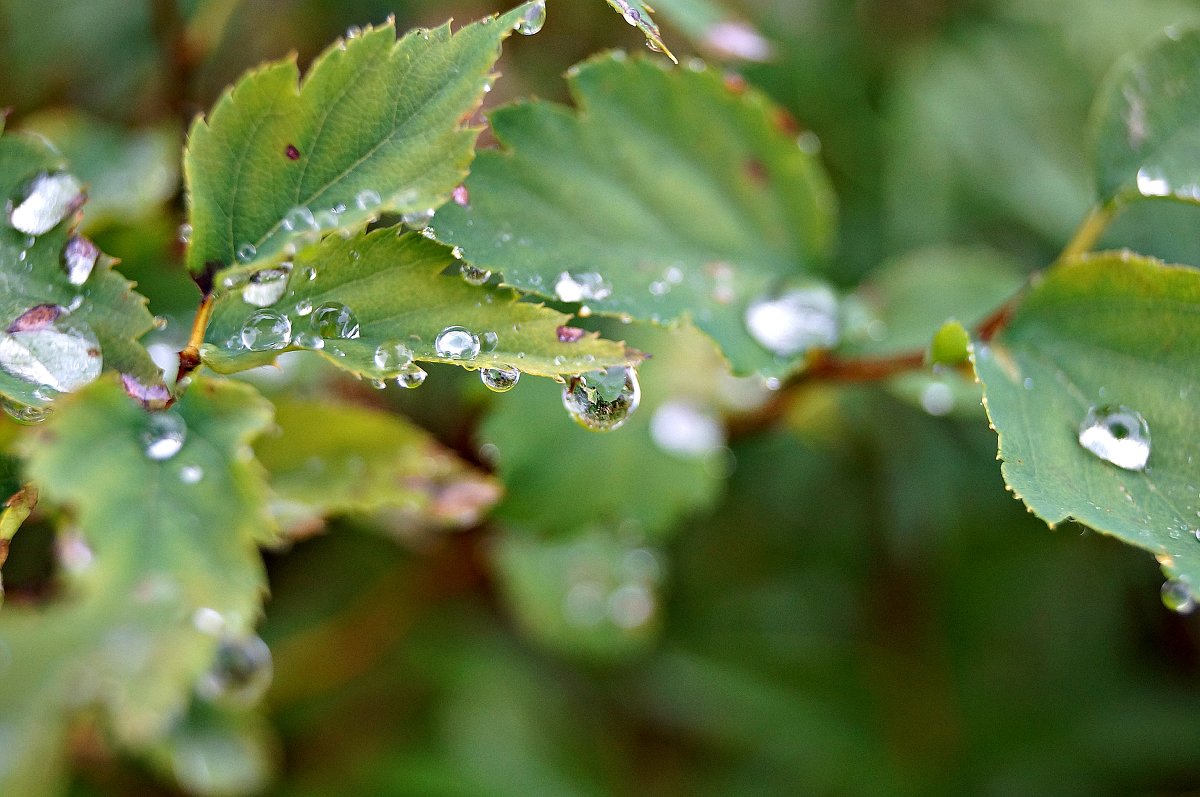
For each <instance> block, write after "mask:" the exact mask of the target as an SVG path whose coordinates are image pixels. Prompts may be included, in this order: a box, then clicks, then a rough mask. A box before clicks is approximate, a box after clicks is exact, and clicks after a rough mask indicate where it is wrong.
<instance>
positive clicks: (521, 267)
mask: <svg viewBox="0 0 1200 797" xmlns="http://www.w3.org/2000/svg"><path fill="white" fill-rule="evenodd" d="M570 75H571V77H570V86H571V91H572V94H573V95H574V97H575V99H576V101H577V102H578V104H579V110H578V111H571V110H569V109H567V108H563V107H561V106H558V105H553V104H550V103H544V102H533V103H525V104H518V105H515V106H510V107H506V108H502V109H500V110H497V111H496V112H495V113H493V114H492V116H491V121H492V127H493V129H494V130H495V133H496V136H497V138H498V139H499V140H500V141H501V143H502V144H503V145H504V147H505V148H504V149H503V150H500V151H494V152H493V151H489V152H482V153H480V156H479V158H478V160H477V161H476V163H475V165H474V167H473V168H472V172H471V176H470V178H469V179H468V181H467V183H466V185H467V188H468V189H469V203H468V204H467V205H466V206H465V207H464V206H460V205H459V204H450V205H446V206H445V207H443V208H442V209H441V210H440V211H439V213H438V215H437V217H436V218H435V220H434V228H435V230H436V231H437V235H438V237H439V238H441V239H443V240H445V241H448V242H451V243H454V244H458V245H459V246H461V247H462V248H463V251H464V253H465V257H466V258H467V260H468V261H470V262H472V263H474V264H476V265H478V266H481V267H486V268H489V269H491V270H492V271H496V272H499V273H501V274H502V275H503V280H504V282H505V284H508V285H512V286H514V287H516V288H518V289H520V290H522V291H527V292H530V293H536V294H538V295H541V296H546V297H556V298H558V299H560V300H563V301H582V302H583V303H585V304H586V305H587V306H588V307H590V308H591V309H592V310H593V311H595V312H598V313H605V314H614V315H626V316H631V317H633V318H635V319H644V320H650V321H654V322H656V323H658V322H661V323H669V322H674V321H677V320H679V319H682V318H691V319H693V320H694V322H695V324H696V326H698V327H699V328H700V329H702V330H703V331H705V332H706V333H708V334H709V335H711V336H712V337H713V338H714V339H715V340H716V341H717V342H718V344H720V346H721V349H722V351H723V352H724V354H725V356H726V357H727V358H728V359H729V361H730V362H731V363H732V364H733V367H734V370H735V371H736V372H739V373H748V372H753V371H756V370H757V371H764V372H781V371H786V370H789V369H790V368H792V367H794V365H795V364H796V359H797V358H795V357H793V358H790V359H782V360H781V359H780V358H777V357H776V356H775V355H774V354H773V353H772V352H771V351H769V350H768V349H766V348H765V347H764V346H763V345H761V344H760V343H758V342H756V340H755V339H754V337H752V336H751V335H750V333H749V332H748V331H747V330H746V327H745V324H744V316H745V314H746V310H747V307H748V305H749V304H750V303H751V302H752V301H754V300H755V299H758V298H761V297H762V296H764V295H765V294H767V293H768V292H771V291H773V290H775V289H777V288H779V287H781V285H782V284H784V283H786V282H788V281H789V280H796V279H802V278H806V277H811V275H814V274H816V273H818V272H819V269H820V268H821V266H822V264H823V260H824V257H825V256H826V254H827V252H828V249H829V245H830V243H831V237H832V228H833V199H832V196H831V194H830V191H829V187H828V184H827V181H826V178H825V176H824V172H823V170H822V169H821V167H820V165H819V164H818V163H817V161H816V160H815V159H814V158H813V157H812V156H811V155H810V154H807V153H806V152H804V151H803V150H802V149H801V147H800V146H799V145H797V143H796V141H795V140H794V137H793V136H792V135H791V134H790V133H789V132H788V131H787V129H786V125H785V124H781V123H780V121H779V120H780V118H781V117H780V116H779V113H780V111H779V109H778V108H777V107H775V106H774V105H773V104H772V103H771V102H770V101H769V100H767V99H766V98H765V97H764V96H763V95H762V94H759V93H758V92H757V91H753V90H748V89H746V90H743V88H742V87H737V86H734V87H730V86H726V84H725V82H724V80H723V78H722V75H721V73H720V72H719V71H716V70H710V69H701V70H699V71H693V70H690V69H686V70H685V69H664V68H663V67H662V65H661V64H660V63H656V62H652V61H649V60H646V59H641V58H634V59H628V60H626V59H624V58H620V57H617V56H609V57H605V58H601V59H598V60H594V61H590V62H587V63H585V64H583V65H582V66H580V67H578V68H576V69H574V70H572V72H571V73H570ZM580 285H582V289H580V287H579V286H580Z"/></svg>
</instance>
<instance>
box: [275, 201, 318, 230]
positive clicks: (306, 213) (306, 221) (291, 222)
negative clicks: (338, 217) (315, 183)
mask: <svg viewBox="0 0 1200 797" xmlns="http://www.w3.org/2000/svg"><path fill="white" fill-rule="evenodd" d="M283 229H285V230H287V231H288V232H312V231H313V230H316V229H317V220H316V218H315V217H314V216H313V212H312V211H311V210H309V209H308V208H306V207H295V208H292V209H291V210H289V211H288V212H287V213H286V214H285V215H284V217H283Z"/></svg>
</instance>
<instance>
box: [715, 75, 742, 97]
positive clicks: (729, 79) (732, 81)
mask: <svg viewBox="0 0 1200 797" xmlns="http://www.w3.org/2000/svg"><path fill="white" fill-rule="evenodd" d="M721 80H722V82H723V83H724V84H725V88H726V90H728V91H729V92H730V93H732V94H736V95H742V94H745V93H746V78H744V77H742V76H741V75H739V74H738V73H737V72H726V73H725V74H724V76H723V77H722V79H721Z"/></svg>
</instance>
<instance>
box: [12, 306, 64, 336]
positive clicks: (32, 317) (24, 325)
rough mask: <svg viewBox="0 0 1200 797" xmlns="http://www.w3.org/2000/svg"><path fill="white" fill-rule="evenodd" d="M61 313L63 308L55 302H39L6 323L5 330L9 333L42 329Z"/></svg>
mask: <svg viewBox="0 0 1200 797" xmlns="http://www.w3.org/2000/svg"><path fill="white" fill-rule="evenodd" d="M62 314H63V309H62V308H61V307H59V306H58V305H56V304H39V305H37V306H35V307H31V308H29V309H28V310H26V311H25V312H23V313H21V315H19V316H17V320H15V321H13V322H12V323H11V324H9V325H8V330H7V331H8V332H10V333H12V332H33V331H35V330H39V329H44V328H45V327H48V326H50V325H51V324H53V323H54V322H55V321H56V320H58V318H59V316H61V315H62Z"/></svg>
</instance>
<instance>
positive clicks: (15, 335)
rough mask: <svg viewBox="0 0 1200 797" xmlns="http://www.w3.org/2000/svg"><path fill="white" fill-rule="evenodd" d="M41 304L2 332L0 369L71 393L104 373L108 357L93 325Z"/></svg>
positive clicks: (0, 338) (54, 307)
mask: <svg viewBox="0 0 1200 797" xmlns="http://www.w3.org/2000/svg"><path fill="white" fill-rule="evenodd" d="M61 313H62V309H61V308H58V307H56V306H54V305H39V306H37V307H34V308H31V309H30V310H28V311H26V312H25V313H23V314H22V315H21V316H20V317H18V318H17V320H16V321H14V322H13V323H12V324H11V325H10V326H9V327H8V332H6V333H0V369H3V370H5V371H7V372H8V373H9V374H11V375H13V376H15V377H17V378H18V379H22V380H24V381H26V382H32V383H33V384H35V385H39V386H41V387H45V388H49V389H51V390H55V391H58V392H59V393H69V392H71V391H72V390H78V389H79V388H81V387H83V386H84V385H86V384H88V383H90V382H92V381H94V380H95V379H96V378H97V377H98V376H100V371H101V369H102V368H103V365H104V359H103V357H102V356H101V352H100V342H99V341H98V340H97V339H96V335H95V334H94V333H93V332H92V329H91V327H89V326H88V325H87V324H86V323H84V322H83V321H80V320H76V319H71V318H69V317H64V316H61Z"/></svg>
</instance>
